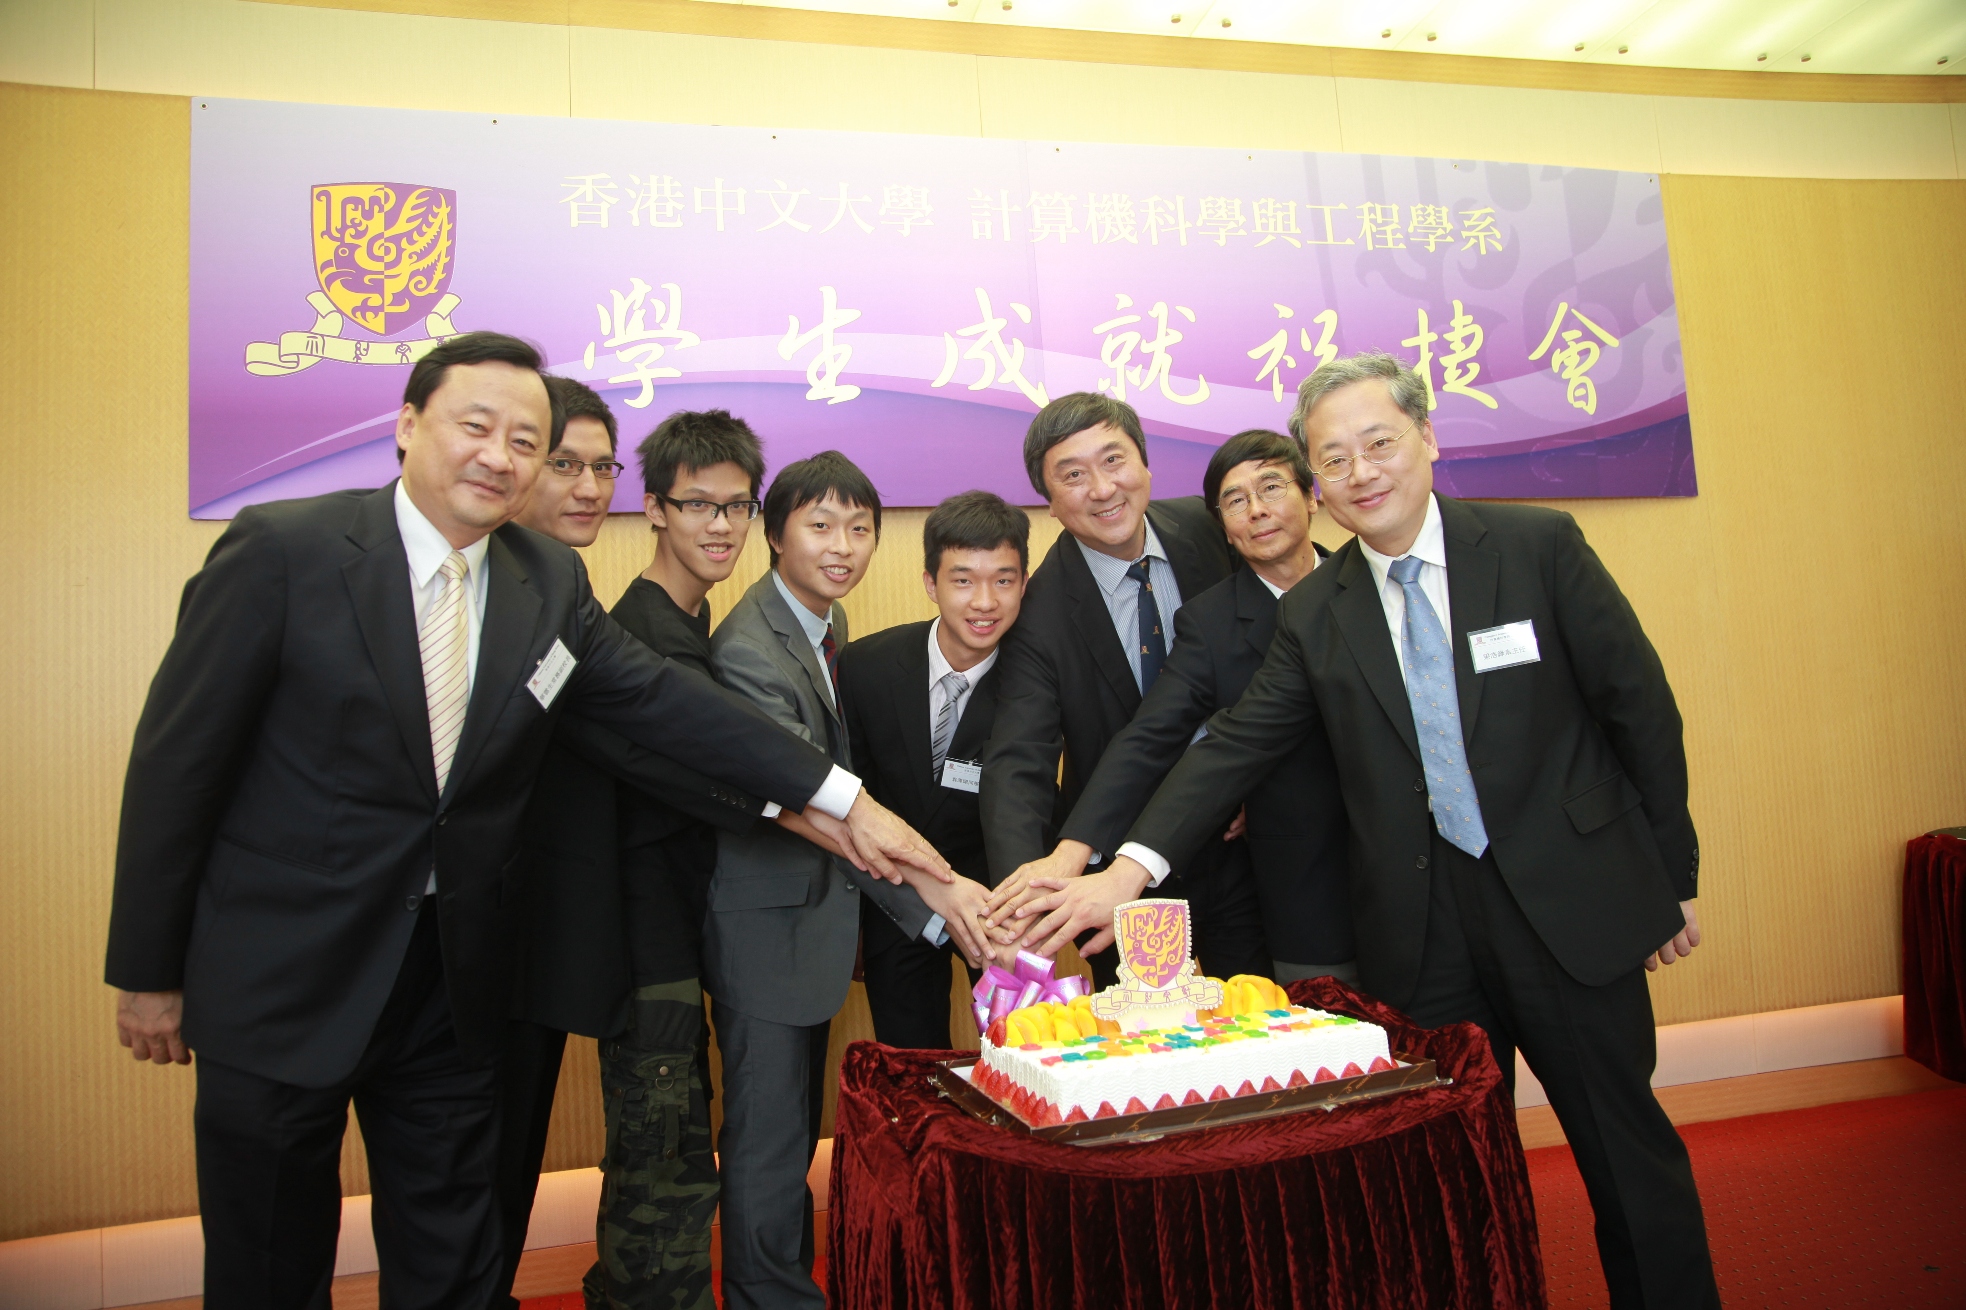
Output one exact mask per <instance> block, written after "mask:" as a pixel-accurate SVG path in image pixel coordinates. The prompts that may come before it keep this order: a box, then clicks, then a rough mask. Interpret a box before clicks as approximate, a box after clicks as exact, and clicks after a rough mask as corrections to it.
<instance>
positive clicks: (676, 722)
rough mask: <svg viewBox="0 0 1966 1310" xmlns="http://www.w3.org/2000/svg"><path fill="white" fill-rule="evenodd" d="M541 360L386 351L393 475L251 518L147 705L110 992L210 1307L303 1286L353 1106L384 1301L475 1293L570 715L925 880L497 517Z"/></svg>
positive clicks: (508, 501) (559, 550)
mask: <svg viewBox="0 0 1966 1310" xmlns="http://www.w3.org/2000/svg"><path fill="white" fill-rule="evenodd" d="M539 367H540V359H539V354H538V352H537V351H536V350H535V349H534V348H533V347H531V346H529V345H527V344H526V343H525V342H522V341H519V340H517V339H515V338H512V337H507V336H501V335H498V334H496V333H469V334H465V335H463V336H459V337H455V338H452V339H451V340H449V341H446V342H445V343H444V344H442V345H440V346H438V347H437V348H436V349H434V350H432V351H431V352H430V353H429V354H427V355H425V356H424V357H423V358H422V359H421V360H419V361H418V362H417V363H416V364H415V365H414V366H413V367H412V368H411V370H410V374H409V379H408V383H407V385H406V387H405V390H404V400H403V407H402V410H401V412H400V413H399V414H398V416H397V421H396V442H397V448H398V450H399V452H400V454H401V459H402V466H403V473H402V477H401V478H400V479H398V480H397V481H396V482H394V483H392V484H391V485H390V486H388V487H385V488H382V489H381V490H378V491H348V492H337V493H333V494H330V495H326V496H318V497H315V498H313V499H310V500H300V501H285V502H279V503H275V504H269V505H259V506H254V507H252V508H249V509H247V510H245V511H242V512H241V513H240V515H239V517H238V518H237V519H235V520H234V521H233V523H232V525H231V526H230V527H229V528H228V529H227V530H226V531H225V533H224V534H223V535H222V536H221V537H220V538H219V540H218V543H217V544H216V545H215V546H213V548H212V551H211V554H210V555H209V556H208V557H207V559H206V562H205V566H204V568H203V569H202V570H201V571H200V572H199V573H198V575H197V576H196V577H194V578H193V579H192V580H191V581H190V583H189V584H187V586H186V588H185V592H184V599H183V601H182V603H181V605H180V608H179V611H178V626H177V631H176V634H175V635H174V637H173V638H172V641H171V646H170V649H169V650H168V651H167V652H166V654H165V656H164V661H163V664H162V666H161V667H160V668H159V670H158V673H157V677H156V679H155V681H154V682H153V683H152V684H151V689H150V695H149V698H148V699H147V701H146V702H145V705H144V710H143V715H142V718H141V719H140V720H139V722H138V724H137V731H136V741H135V744H134V746H133V748H132V750H131V754H130V768H129V774H128V777H127V780H126V782H125V786H124V793H123V814H122V825H121V832H120V834H119V839H118V844H117V852H116V884H115V893H114V899H113V902H112V906H111V913H110V926H109V949H108V963H107V968H106V973H107V981H108V982H109V983H110V985H111V986H113V987H116V988H118V989H119V991H120V995H119V997H118V1005H117V1026H118V1029H119V1032H120V1035H121V1038H122V1040H123V1042H124V1044H125V1045H127V1046H129V1047H130V1049H131V1052H132V1054H134V1055H135V1056H136V1057H137V1058H139V1059H149V1060H152V1061H154V1062H156V1063H160V1064H164V1063H170V1062H173V1061H176V1062H179V1063H184V1062H188V1061H189V1059H190V1052H191V1051H192V1050H195V1051H196V1052H197V1054H198V1057H199V1058H198V1074H197V1077H198V1101H197V1108H196V1111H195V1114H194V1124H195V1127H196V1135H197V1150H198V1186H199V1209H200V1214H201V1217H202V1219H203V1223H204V1233H205V1304H206V1305H207V1306H209V1307H211V1308H212V1310H228V1308H232V1307H236V1308H238V1310H269V1308H275V1310H284V1308H285V1307H295V1308H296V1310H298V1308H299V1307H321V1306H325V1305H326V1304H327V1301H328V1288H329V1280H330V1279H331V1278H332V1276H333V1272H334V1257H335V1234H336V1230H337V1228H338V1226H339V1223H340V1218H341V1186H340V1178H339V1163H340V1154H341V1139H342V1134H343V1131H344V1129H345V1127H346V1124H347V1113H348V1105H349V1102H350V1100H351V1099H352V1100H353V1101H354V1103H355V1107H356V1112H357V1113H358V1114H359V1115H360V1116H361V1121H362V1129H363V1137H364V1141H365V1143H366V1145H367V1148H368V1159H369V1171H370V1178H371V1180H372V1182H373V1184H374V1189H375V1209H374V1223H375V1229H376V1233H375V1236H376V1249H377V1254H378V1256H379V1257H380V1260H381V1264H382V1285H383V1293H382V1294H383V1297H384V1299H385V1301H387V1302H388V1303H390V1304H392V1305H403V1306H419V1307H453V1306H454V1307H460V1308H464V1307H470V1308H472V1310H476V1308H477V1307H481V1306H483V1305H485V1304H487V1303H488V1301H489V1300H490V1298H491V1295H492V1293H493V1290H494V1285H495V1281H496V1279H497V1276H498V1270H499V1252H498V1223H497V1216H496V1206H495V1201H494V1194H493V1174H494V1164H495V1155H496V1143H495V1136H496V1127H497V1122H496V1120H497V1115H496V1103H495V1101H496V1097H495V1079H494V1070H493V1066H494V1062H495V1058H496V1055H497V1052H498V1049H499V1046H500V1043H501V1040H502V1038H503V1037H504V1034H505V1027H506V1013H507V1007H508V1002H509V999H510V997H511V994H512V988H511V978H510V969H511V961H510V948H511V938H512V931H513V926H514V925H513V917H514V913H515V907H516V905H517V902H518V899H519V897H518V892H519V883H520V879H519V873H518V869H519V863H520V861H519V858H518V854H517V842H516V837H517V830H518V826H519V823H520V819H521V816H522V815H523V813H524V811H525V809H526V803H527V799H528V797H529V795H530V793H531V791H532V785H533V781H534V777H535V775H536V773H537V771H538V769H539V764H540V760H541V758H542V756H543V755H544V754H545V751H546V749H547V745H548V743H549V741H550V740H551V738H552V736H553V730H554V727H555V725H556V723H557V721H558V720H559V718H560V716H561V715H562V714H564V713H569V712H571V713H573V714H578V715H581V716H583V717H588V718H593V719H597V720H600V721H602V722H605V723H607V724H609V725H610V726H613V727H614V728H616V729H617V730H618V731H619V732H620V733H621V734H622V735H623V736H625V737H627V738H628V739H630V740H631V741H633V742H635V743H636V744H638V745H640V746H643V747H645V748H647V749H649V750H651V751H654V752H656V753H657V754H663V755H667V754H671V753H676V752H682V751H688V752H689V753H690V754H691V755H692V757H693V759H692V762H693V763H695V764H696V765H697V766H698V767H700V768H701V769H703V770H704V771H705V772H706V773H708V774H709V775H710V776H712V777H715V778H717V779H718V780H720V781H722V782H725V783H729V784H732V785H734V786H736V787H739V788H742V789H743V790H745V791H748V792H751V793H753V794H755V795H757V796H760V797H763V798H765V799H766V800H768V801H770V802H772V803H773V804H774V805H776V806H780V807H783V808H785V809H790V810H804V811H805V812H806V814H807V816H808V818H809V819H810V817H811V816H812V815H813V814H815V813H817V814H819V815H821V816H822V819H821V821H820V823H821V826H823V825H824V822H825V821H827V820H829V819H830V820H844V821H845V822H844V831H843V832H842V834H841V835H842V837H843V838H844V839H845V840H847V841H849V842H850V843H851V844H852V845H853V847H854V849H855V850H856V851H857V852H858V854H859V855H860V856H861V857H862V858H864V859H865V860H867V861H868V862H869V863H870V864H872V865H873V867H874V868H876V869H877V870H879V871H881V872H882V873H884V874H889V873H891V874H894V875H895V876H896V877H898V876H899V871H898V868H897V867H896V866H895V864H894V858H895V857H900V858H903V859H906V860H908V861H910V862H913V863H915V864H917V865H918V866H920V867H922V868H924V869H926V870H929V871H930V872H932V873H933V874H934V875H935V876H938V877H940V876H944V875H946V874H947V873H948V871H947V869H946V866H945V865H943V863H942V862H941V861H940V859H939V858H938V857H936V856H934V855H933V853H932V852H930V851H928V850H927V848H926V846H925V844H924V843H922V842H921V841H920V839H919V838H917V837H915V836H914V834H913V833H912V832H910V831H908V829H907V828H906V825H904V824H901V823H900V822H899V821H898V820H896V819H894V817H893V816H892V815H891V814H888V813H887V811H885V810H884V809H882V808H881V806H880V805H879V803H878V802H876V801H874V800H873V799H872V798H871V797H868V796H866V795H865V794H864V793H863V791H862V789H861V787H860V784H859V780H858V779H857V778H855V777H854V776H853V775H852V774H850V773H847V772H846V771H845V770H844V769H840V768H837V767H836V766H834V765H833V763H832V762H831V760H829V759H828V758H827V756H826V755H825V753H824V752H821V751H818V750H815V749H814V748H813V747H812V746H811V745H809V744H808V743H805V742H802V741H799V740H798V739H797V738H796V737H794V736H792V735H791V734H789V733H787V732H784V731H783V730H782V729H780V728H779V727H778V726H777V725H776V724H774V723H772V722H771V721H770V720H769V719H768V718H766V717H765V716H764V715H762V714H760V713H758V712H757V711H756V710H755V709H754V708H753V707H751V706H749V705H747V704H744V703H743V702H742V701H741V700H739V699H737V698H735V697H731V696H729V695H726V694H724V693H723V692H722V691H721V690H720V689H719V688H718V687H717V686H716V684H715V683H713V682H711V681H710V680H709V679H708V678H705V677H703V676H702V675H701V674H699V673H696V672H694V671H692V670H688V669H685V668H682V667H681V666H678V665H675V664H671V663H669V662H666V661H664V660H663V659H662V658H661V657H660V656H658V655H656V654H655V653H654V652H652V651H650V650H649V649H648V648H647V647H645V646H643V645H641V643H639V642H637V641H635V640H634V639H633V638H631V637H629V636H628V635H627V634H626V633H624V632H623V631H622V630H621V629H620V628H619V627H617V626H616V625H615V624H614V623H612V622H611V621H610V620H609V619H608V617H607V615H606V614H605V613H604V612H603V611H602V610H601V607H600V605H599V603H598V602H597V601H596V600H595V599H594V595H593V592H592V591H591V590H590V589H589V587H588V585H587V575H586V570H585V569H584V567H583V566H582V565H581V562H580V558H579V556H577V555H576V554H574V552H573V551H572V550H571V549H569V548H568V547H566V546H564V545H562V544H560V543H558V542H555V541H551V540H549V539H547V538H545V537H542V536H540V535H538V534H536V533H533V532H529V531H527V530H525V529H523V528H520V527H517V526H513V525H510V523H509V520H510V519H511V518H512V517H513V515H514V514H516V513H517V512H518V511H519V509H520V508H521V507H522V506H523V505H524V504H525V502H526V499H527V496H528V495H529V494H530V492H531V490H532V486H533V483H534V481H535V480H536V479H537V478H538V476H539V473H540V469H541V466H542V464H543V463H544V460H545V458H546V455H547V454H548V452H549V450H550V449H551V446H552V443H553V440H554V437H555V436H556V435H557V434H556V431H555V424H554V422H553V416H552V408H551V405H550V403H549V401H548V397H547V391H546V386H545V384H544V383H543V382H542V381H541V379H540V374H539ZM700 743H714V745H713V746H712V747H711V748H709V749H705V748H704V747H703V746H701V745H700ZM835 826H836V827H838V826H839V825H835Z"/></svg>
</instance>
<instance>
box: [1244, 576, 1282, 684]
mask: <svg viewBox="0 0 1966 1310" xmlns="http://www.w3.org/2000/svg"><path fill="white" fill-rule="evenodd" d="M1277 603H1278V602H1277V599H1276V597H1274V596H1272V595H1270V589H1269V588H1268V587H1266V586H1264V585H1263V579H1261V578H1259V577H1257V576H1256V570H1255V569H1250V568H1245V569H1238V570H1237V571H1236V620H1237V625H1238V626H1239V627H1240V628H1241V630H1242V643H1243V645H1245V646H1247V647H1249V649H1250V650H1251V651H1252V652H1254V653H1255V656H1256V660H1257V662H1258V663H1259V664H1260V663H1261V662H1262V660H1263V657H1264V656H1265V655H1267V654H1268V653H1269V650H1270V641H1271V639H1272V638H1274V637H1275V636H1276V635H1277Z"/></svg>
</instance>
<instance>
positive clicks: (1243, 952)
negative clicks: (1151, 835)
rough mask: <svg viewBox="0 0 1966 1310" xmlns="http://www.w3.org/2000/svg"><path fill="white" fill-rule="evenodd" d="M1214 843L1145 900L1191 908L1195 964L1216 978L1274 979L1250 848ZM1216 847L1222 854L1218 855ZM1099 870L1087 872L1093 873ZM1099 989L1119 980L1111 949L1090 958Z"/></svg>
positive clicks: (1241, 843) (1216, 840)
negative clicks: (1173, 902)
mask: <svg viewBox="0 0 1966 1310" xmlns="http://www.w3.org/2000/svg"><path fill="white" fill-rule="evenodd" d="M1209 841H1211V842H1213V843H1214V846H1211V847H1210V848H1208V849H1207V850H1205V851H1204V852H1203V853H1202V855H1201V856H1200V857H1199V858H1197V859H1196V860H1195V861H1194V863H1193V865H1192V866H1191V867H1189V868H1186V869H1177V870H1175V871H1174V872H1173V873H1170V874H1168V875H1167V877H1166V878H1164V879H1162V881H1161V885H1160V886H1158V887H1149V888H1147V890H1145V891H1143V892H1141V893H1140V895H1141V896H1142V897H1150V898H1158V899H1163V900H1177V901H1186V902H1187V903H1188V930H1189V932H1190V933H1191V934H1192V935H1193V938H1194V949H1195V961H1196V963H1197V965H1198V966H1199V968H1200V970H1201V972H1202V973H1203V974H1204V975H1206V976H1208V977H1211V978H1233V977H1234V976H1235V975H1237V974H1239V973H1253V974H1257V975H1259V976H1261V977H1264V978H1267V977H1269V976H1270V944H1269V941H1268V939H1266V938H1265V937H1264V935H1263V904H1262V902H1261V901H1260V900H1258V899H1257V896H1256V872H1255V869H1254V867H1253V866H1252V865H1251V864H1250V862H1249V845H1248V843H1247V842H1244V841H1242V840H1240V839H1238V840H1236V841H1232V842H1224V841H1222V840H1221V839H1220V838H1219V837H1211V838H1209ZM1216 847H1220V848H1221V849H1219V850H1217V849H1216ZM1093 871H1094V870H1087V872H1093ZM1085 962H1086V963H1087V964H1089V965H1091V966H1092V985H1093V987H1094V988H1095V989H1097V988H1102V987H1111V986H1112V985H1113V984H1114V983H1116V982H1118V981H1119V952H1118V951H1117V950H1115V949H1114V948H1112V947H1110V946H1108V947H1107V948H1106V949H1105V950H1103V951H1100V952H1099V953H1098V954H1097V955H1090V956H1087V957H1086V961H1085Z"/></svg>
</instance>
